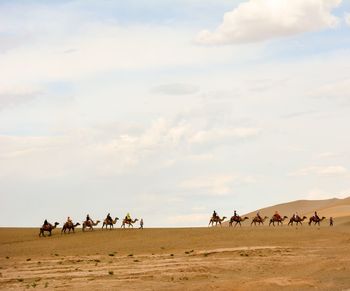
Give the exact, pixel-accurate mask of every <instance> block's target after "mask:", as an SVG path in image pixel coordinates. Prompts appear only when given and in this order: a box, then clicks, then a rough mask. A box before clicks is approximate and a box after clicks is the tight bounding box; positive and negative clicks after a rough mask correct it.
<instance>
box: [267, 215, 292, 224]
mask: <svg viewBox="0 0 350 291" xmlns="http://www.w3.org/2000/svg"><path fill="white" fill-rule="evenodd" d="M287 218H288V216H283V217H281V216H280V215H278V216H277V215H274V216H272V218H271V219H270V223H269V226H270V225H271V223H272V225H273V226H275V222H277V225H280V224H281V226H282V225H283V221H284V220H286V219H287Z"/></svg>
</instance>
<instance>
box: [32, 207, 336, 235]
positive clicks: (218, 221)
mask: <svg viewBox="0 0 350 291" xmlns="http://www.w3.org/2000/svg"><path fill="white" fill-rule="evenodd" d="M226 218H227V217H226V216H223V217H220V216H219V215H218V214H217V213H216V211H215V210H214V212H213V215H212V216H211V218H210V220H209V224H208V227H209V226H218V225H219V226H222V223H223V222H224V221H225V219H226ZM249 219H250V218H249V217H248V216H245V217H242V216H240V215H238V214H237V212H236V210H235V211H234V214H233V216H231V218H230V219H229V220H228V226H229V227H236V226H237V225H239V226H240V227H241V226H242V223H243V222H244V221H246V220H249ZM268 219H269V217H267V216H264V217H262V216H261V215H260V213H259V212H257V213H256V216H254V217H253V218H252V219H251V222H250V226H253V225H254V226H263V225H264V223H265V221H267V220H268ZM287 219H288V216H285V215H284V216H282V215H280V214H279V213H278V211H276V212H275V214H274V215H273V216H272V217H271V218H270V219H269V226H273V227H275V226H283V222H284V221H285V220H287ZM306 219H307V217H306V216H303V217H301V216H299V215H298V213H294V214H293V215H292V216H291V218H290V219H289V222H288V226H293V225H296V226H298V225H300V226H302V225H303V222H304V220H306ZM325 219H326V217H324V216H323V217H322V218H320V217H319V216H318V214H317V212H316V211H315V213H314V215H313V216H311V217H310V218H309V222H308V224H309V225H310V226H311V225H317V226H320V225H321V222H322V221H324V220H325ZM118 220H119V218H118V217H115V218H114V219H113V218H112V217H111V215H110V214H109V213H108V214H107V217H106V218H105V219H104V220H103V221H102V228H101V230H104V229H109V230H112V229H114V226H115V225H116V224H117V222H118ZM138 221H139V219H138V218H134V219H132V218H131V216H130V214H129V213H128V214H127V215H126V216H125V218H123V220H122V223H121V226H120V227H121V228H126V226H128V228H130V227H131V228H133V227H134V224H135V223H136V222H138ZM100 222H101V221H100V220H96V221H94V220H92V219H91V217H90V216H89V214H88V215H87V216H86V219H85V220H84V221H83V222H82V224H80V223H79V222H77V223H73V221H72V219H71V218H70V217H68V218H67V221H66V222H65V223H64V224H63V227H62V230H61V234H66V233H68V234H69V233H71V232H72V233H74V232H75V228H76V227H78V226H79V225H82V231H83V232H85V231H87V230H88V231H93V230H94V227H95V226H98V224H99V223H100ZM333 223H334V220H333V218H332V217H330V218H329V225H330V226H333ZM58 225H59V223H58V222H55V223H54V224H51V223H49V222H48V221H47V220H46V219H45V221H44V224H43V225H42V227H41V228H40V231H39V237H41V236H43V237H44V236H45V232H46V233H48V235H49V236H51V234H52V231H53V230H54V229H55V228H57V226H58ZM139 228H140V229H143V219H142V218H141V219H140V227H139ZM67 231H68V232H67Z"/></svg>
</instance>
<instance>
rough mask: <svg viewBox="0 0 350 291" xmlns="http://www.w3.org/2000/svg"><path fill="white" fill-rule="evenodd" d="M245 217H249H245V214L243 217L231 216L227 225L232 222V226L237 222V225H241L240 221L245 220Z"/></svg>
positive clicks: (230, 224)
mask: <svg viewBox="0 0 350 291" xmlns="http://www.w3.org/2000/svg"><path fill="white" fill-rule="evenodd" d="M247 219H249V217H247V216H246V217H243V218H242V217H241V216H232V217H231V219H230V221H229V224H228V225H229V226H232V224H233V223H234V222H236V223H235V226H234V227H236V226H237V224H239V226H242V224H241V222H242V221H244V220H247Z"/></svg>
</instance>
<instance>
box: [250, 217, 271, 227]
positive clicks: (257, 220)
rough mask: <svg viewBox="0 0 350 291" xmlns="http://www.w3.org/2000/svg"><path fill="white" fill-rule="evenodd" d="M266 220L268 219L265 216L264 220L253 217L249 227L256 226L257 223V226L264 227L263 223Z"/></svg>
mask: <svg viewBox="0 0 350 291" xmlns="http://www.w3.org/2000/svg"><path fill="white" fill-rule="evenodd" d="M266 219H268V217H267V216H265V217H264V218H261V217H258V216H255V217H254V218H253V220H252V222H251V224H250V226H252V225H253V223H254V225H255V226H256V224H257V223H258V224H259V225H260V224H262V225H264V222H265V220H266Z"/></svg>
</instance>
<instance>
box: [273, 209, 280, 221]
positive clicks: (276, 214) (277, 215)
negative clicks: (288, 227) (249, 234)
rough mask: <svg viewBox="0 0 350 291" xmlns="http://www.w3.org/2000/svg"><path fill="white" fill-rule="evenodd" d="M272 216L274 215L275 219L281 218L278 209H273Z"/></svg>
mask: <svg viewBox="0 0 350 291" xmlns="http://www.w3.org/2000/svg"><path fill="white" fill-rule="evenodd" d="M274 217H276V219H278V220H279V219H281V215H280V214H279V213H278V211H277V210H276V211H275V214H274Z"/></svg>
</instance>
